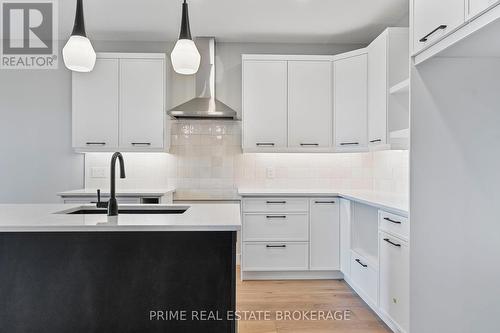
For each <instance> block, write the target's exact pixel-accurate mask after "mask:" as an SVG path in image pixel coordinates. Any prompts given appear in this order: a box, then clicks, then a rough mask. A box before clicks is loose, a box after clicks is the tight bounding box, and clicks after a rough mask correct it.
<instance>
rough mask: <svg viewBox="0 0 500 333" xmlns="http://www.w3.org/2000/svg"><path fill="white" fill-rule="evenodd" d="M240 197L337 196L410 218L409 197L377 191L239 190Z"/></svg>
mask: <svg viewBox="0 0 500 333" xmlns="http://www.w3.org/2000/svg"><path fill="white" fill-rule="evenodd" d="M238 193H239V195H241V196H243V197H251V196H284V197H287V196H335V197H342V198H345V199H349V200H352V201H356V202H360V203H363V204H366V205H369V206H373V207H377V208H380V209H383V210H385V211H388V212H390V213H394V214H397V215H401V216H404V217H408V207H409V200H408V197H407V196H403V195H398V194H393V193H385V192H376V191H356V190H330V189H258V188H255V189H250V188H240V189H238Z"/></svg>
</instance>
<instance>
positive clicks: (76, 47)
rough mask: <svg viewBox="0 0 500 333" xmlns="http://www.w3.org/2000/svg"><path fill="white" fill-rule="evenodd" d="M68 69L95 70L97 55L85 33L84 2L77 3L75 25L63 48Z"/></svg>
mask: <svg viewBox="0 0 500 333" xmlns="http://www.w3.org/2000/svg"><path fill="white" fill-rule="evenodd" d="M63 59H64V64H65V65H66V67H67V68H68V69H70V70H72V71H75V72H90V71H92V69H94V65H95V59H96V54H95V51H94V48H93V47H92V44H91V43H90V40H89V39H88V38H87V35H86V33H85V22H84V20H83V3H82V0H77V1H76V14H75V25H74V26H73V32H72V33H71V36H70V37H69V40H68V42H67V43H66V45H65V46H64V48H63Z"/></svg>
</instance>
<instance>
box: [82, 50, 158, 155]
mask: <svg viewBox="0 0 500 333" xmlns="http://www.w3.org/2000/svg"><path fill="white" fill-rule="evenodd" d="M165 93H166V88H165V55H163V54H129V53H101V54H98V59H97V61H96V66H95V68H94V70H93V71H92V72H90V73H76V72H73V148H75V149H76V150H77V151H115V150H121V151H163V150H165V148H166V147H165V146H166V144H165V143H166V142H168V141H166V140H165V137H167V136H168V133H166V119H165V118H166V116H165Z"/></svg>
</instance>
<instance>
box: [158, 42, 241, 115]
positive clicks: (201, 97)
mask: <svg viewBox="0 0 500 333" xmlns="http://www.w3.org/2000/svg"><path fill="white" fill-rule="evenodd" d="M195 42H196V46H197V47H198V51H199V52H200V54H201V63H200V68H199V70H198V73H196V96H197V97H196V98H193V99H192V100H189V101H187V102H186V103H183V104H181V105H178V106H176V107H174V108H172V109H171V110H170V111H168V112H167V113H168V114H169V115H170V116H171V117H173V118H198V119H200V118H201V119H203V118H210V119H213V118H223V119H236V117H237V114H236V111H234V110H233V109H231V108H230V107H229V106H227V105H226V104H224V103H222V102H221V101H219V100H217V99H216V98H215V38H213V37H199V38H196V41H195Z"/></svg>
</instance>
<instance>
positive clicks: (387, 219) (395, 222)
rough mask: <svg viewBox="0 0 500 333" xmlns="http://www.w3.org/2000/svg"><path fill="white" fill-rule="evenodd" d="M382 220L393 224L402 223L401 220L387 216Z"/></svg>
mask: <svg viewBox="0 0 500 333" xmlns="http://www.w3.org/2000/svg"><path fill="white" fill-rule="evenodd" d="M384 220H386V221H389V222H391V223H394V224H401V223H402V222H401V221H396V220H393V219H390V218H388V217H384Z"/></svg>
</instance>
